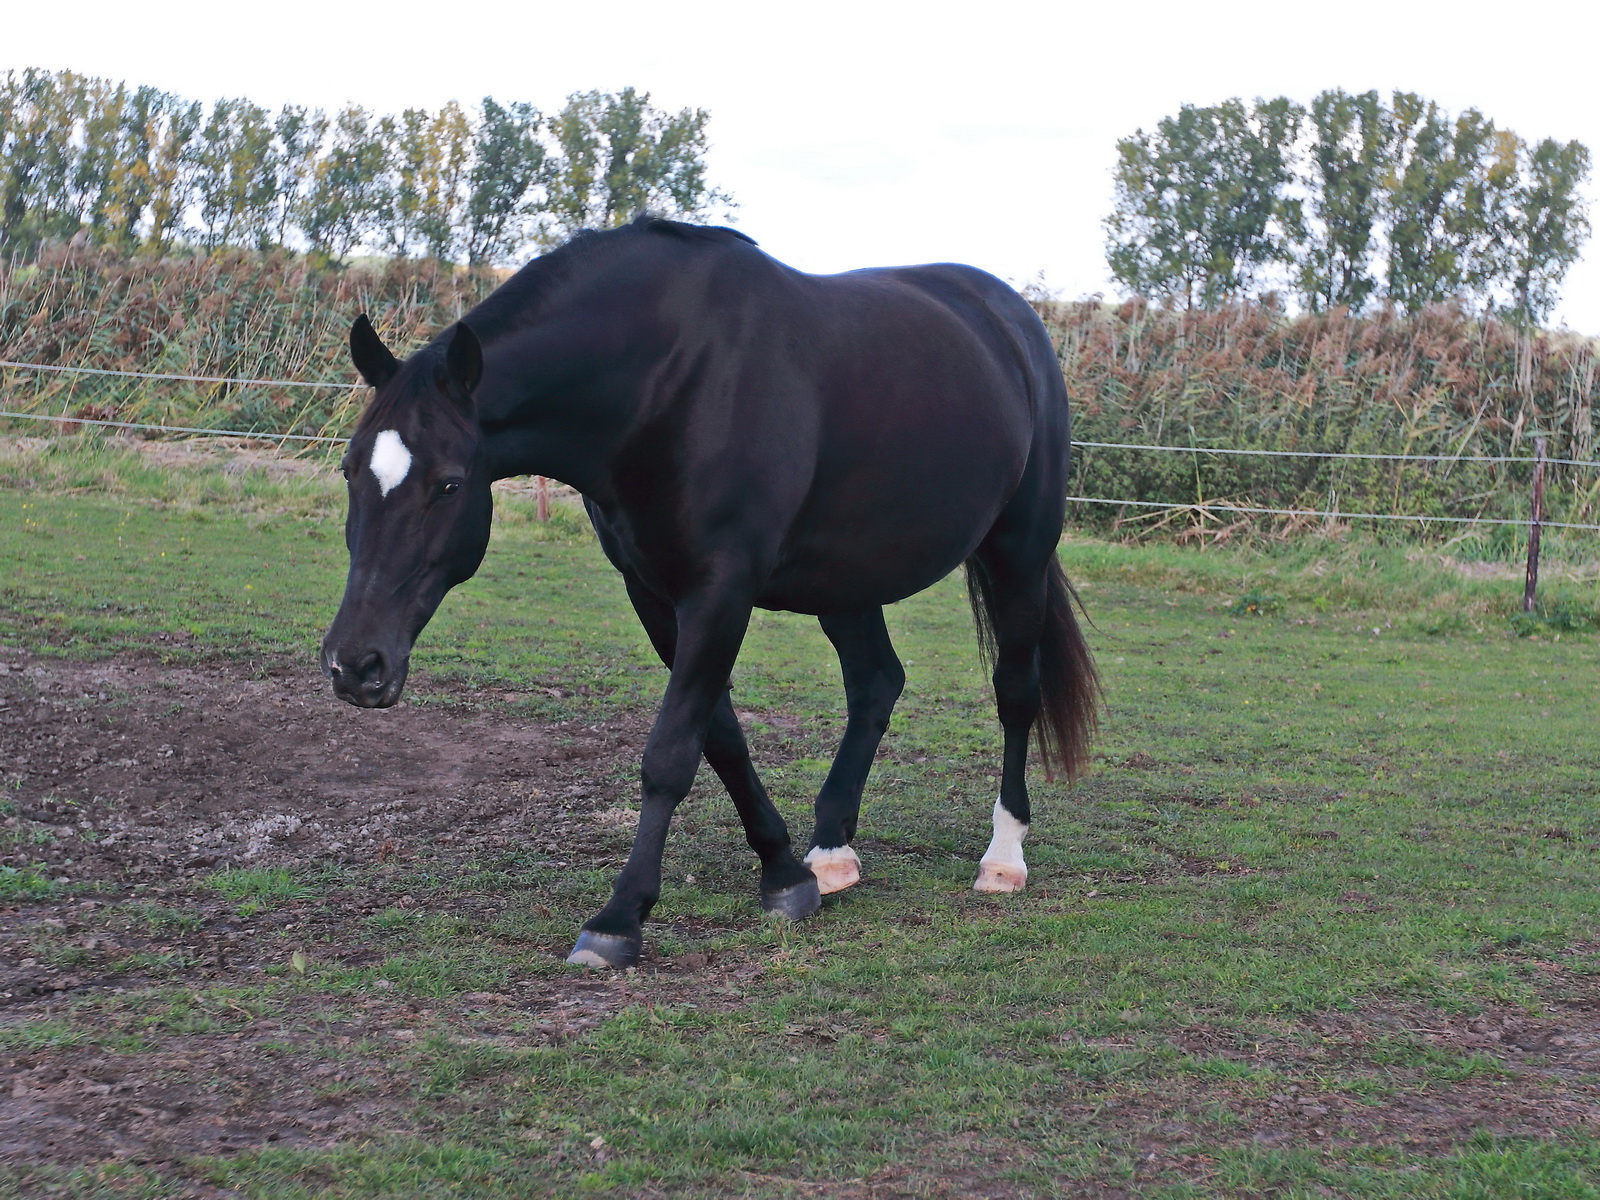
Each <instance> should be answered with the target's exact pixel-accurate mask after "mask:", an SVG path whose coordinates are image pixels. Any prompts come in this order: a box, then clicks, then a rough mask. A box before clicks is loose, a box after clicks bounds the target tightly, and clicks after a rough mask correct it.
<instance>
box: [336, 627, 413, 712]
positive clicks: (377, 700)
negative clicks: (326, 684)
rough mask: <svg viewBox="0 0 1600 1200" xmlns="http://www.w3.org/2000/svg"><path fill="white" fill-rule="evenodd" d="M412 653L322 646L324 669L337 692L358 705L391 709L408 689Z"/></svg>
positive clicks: (358, 706) (348, 701) (342, 697)
mask: <svg viewBox="0 0 1600 1200" xmlns="http://www.w3.org/2000/svg"><path fill="white" fill-rule="evenodd" d="M409 667H410V656H409V655H404V654H387V653H385V652H384V651H382V650H379V649H376V648H355V647H348V646H341V647H338V648H334V647H333V646H330V645H328V644H327V643H324V644H323V647H322V672H323V674H325V675H326V676H327V677H328V678H329V679H330V680H332V682H333V694H334V695H335V696H338V697H339V699H341V700H344V701H346V702H347V703H350V704H354V705H355V706H356V707H357V708H389V707H390V706H391V705H393V704H394V703H395V702H396V701H398V700H399V699H400V693H401V692H402V691H404V690H405V686H406V672H407V670H408V669H409Z"/></svg>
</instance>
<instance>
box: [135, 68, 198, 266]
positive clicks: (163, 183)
mask: <svg viewBox="0 0 1600 1200" xmlns="http://www.w3.org/2000/svg"><path fill="white" fill-rule="evenodd" d="M204 115H205V113H204V110H203V109H202V108H201V106H200V102H199V101H194V102H192V103H190V102H186V101H184V100H183V99H181V98H180V97H177V96H170V97H168V98H167V103H166V104H164V105H163V111H162V112H161V114H160V119H159V121H158V122H157V125H156V127H155V130H154V132H153V133H152V136H151V138H150V235H149V242H148V244H149V247H150V249H151V250H152V251H153V252H154V253H155V254H157V255H161V254H165V253H166V252H167V251H168V250H169V249H171V247H172V243H173V242H174V241H175V240H176V239H177V238H178V237H179V236H180V235H181V234H182V232H183V215H184V213H185V212H186V211H187V210H188V207H189V203H190V201H191V200H192V199H193V198H194V189H195V174H194V159H193V151H192V143H193V142H194V137H195V134H196V133H198V132H199V130H200V122H201V119H202V118H203V117H204Z"/></svg>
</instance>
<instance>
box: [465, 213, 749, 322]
mask: <svg viewBox="0 0 1600 1200" xmlns="http://www.w3.org/2000/svg"><path fill="white" fill-rule="evenodd" d="M655 237H669V238H674V239H676V240H678V241H680V242H686V243H691V244H702V245H709V244H724V245H726V244H728V243H730V242H744V243H746V244H747V245H751V246H754V245H755V244H756V240H755V239H754V238H752V237H750V236H749V235H748V234H744V233H741V232H739V230H737V229H729V228H728V227H727V226H725V225H690V224H688V223H686V222H683V221H673V220H669V219H668V218H666V217H659V216H656V215H655V214H653V213H650V212H641V213H639V214H638V215H637V216H635V217H634V218H633V220H631V221H629V222H628V223H627V224H626V225H619V226H617V227H616V228H614V229H580V230H579V231H578V232H577V233H575V234H573V235H572V236H571V237H570V238H568V239H567V240H566V241H565V242H563V243H561V245H559V246H557V247H556V248H555V249H553V250H550V251H548V252H546V253H544V254H541V255H540V256H539V257H538V258H535V259H534V260H533V261H532V262H530V263H528V264H527V265H526V266H524V267H523V268H522V269H521V270H519V271H518V272H517V273H516V274H515V275H513V276H512V277H511V278H510V279H508V280H506V281H505V282H504V283H503V284H501V285H500V286H499V287H498V288H496V289H495V290H494V291H493V292H492V293H490V295H489V296H488V297H487V298H486V299H484V300H483V301H482V302H481V303H479V304H478V305H477V306H476V307H474V308H473V309H472V310H471V311H469V312H468V313H467V314H466V315H465V316H463V317H462V318H461V319H462V320H463V321H465V322H466V323H467V324H468V325H469V326H471V327H472V331H473V332H474V333H476V334H477V335H478V336H479V337H480V338H481V339H483V340H484V341H486V342H487V341H489V340H491V339H493V338H495V337H497V336H499V335H500V334H502V333H505V332H508V331H510V330H512V329H515V328H517V327H519V326H521V325H524V324H527V323H528V322H529V321H531V320H536V319H537V318H538V316H539V315H540V313H541V312H542V311H543V309H544V307H545V305H546V304H547V302H548V301H549V300H550V299H551V297H552V296H554V295H555V294H556V293H557V292H558V291H559V290H560V289H561V286H562V285H563V284H565V283H566V282H568V281H569V280H571V279H572V278H574V277H575V276H577V275H579V274H580V273H581V272H582V271H583V269H584V268H585V267H592V266H594V265H596V264H598V263H603V262H610V261H613V260H614V259H615V258H617V257H618V256H620V255H624V254H627V253H628V252H629V251H630V250H631V249H632V248H633V247H634V246H636V245H638V244H639V242H640V241H642V240H644V239H646V238H655Z"/></svg>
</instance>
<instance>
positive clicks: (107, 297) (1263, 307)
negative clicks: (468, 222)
mask: <svg viewBox="0 0 1600 1200" xmlns="http://www.w3.org/2000/svg"><path fill="white" fill-rule="evenodd" d="M498 282H499V279H498V277H497V276H496V275H495V274H494V273H492V272H483V271H477V272H473V271H465V270H461V269H457V268H453V267H450V266H448V265H442V264H438V263H427V262H393V263H389V264H386V265H385V264H379V265H376V266H371V267H365V268H363V267H356V268H351V269H346V270H338V269H328V268H323V269H314V268H312V267H311V266H310V265H309V264H308V263H307V262H306V261H305V260H304V259H302V258H298V257H295V256H293V255H289V254H286V253H270V254H258V253H253V252H248V251H242V250H239V251H224V252H220V253H217V254H212V255H197V256H195V257H193V258H189V259H177V260H174V259H167V260H163V261H147V260H144V259H131V260H130V259H127V258H120V257H116V256H114V255H111V254H109V253H106V252H102V251H94V250H84V249H72V248H57V249H55V250H52V251H50V252H48V253H47V254H46V255H45V256H44V257H43V258H42V259H41V260H40V262H39V263H38V264H37V265H36V266H30V267H16V266H13V267H10V268H4V267H0V358H4V359H9V360H13V361H23V362H37V363H43V364H49V365H62V366H86V367H100V368H112V369H122V370H139V371H152V372H167V373H173V374H192V375H218V376H230V377H235V378H266V379H298V380H308V381H319V382H333V383H340V384H344V383H353V382H354V375H353V372H352V371H351V368H350V366H349V363H348V360H347V357H346V351H345V340H346V334H347V331H348V328H349V322H350V320H351V319H352V318H353V317H354V316H355V314H357V313H359V312H368V313H370V314H372V316H373V318H374V320H375V321H376V322H377V324H378V326H379V328H380V329H381V330H382V331H383V333H384V335H385V336H386V338H388V339H389V340H390V342H391V344H393V345H394V346H395V347H396V349H397V351H400V352H405V351H407V350H409V349H411V348H414V347H415V346H417V345H419V344H421V342H422V341H423V340H425V339H426V338H427V337H428V336H430V335H431V334H432V333H434V332H435V331H437V330H438V329H440V328H442V327H444V326H445V325H447V324H448V323H449V322H451V321H453V320H455V319H456V318H457V317H459V316H460V315H461V314H462V313H463V312H465V311H466V310H467V309H468V308H470V307H471V306H472V305H474V304H475V303H477V302H478V301H479V300H481V299H482V298H483V297H484V296H485V295H487V294H488V292H490V291H491V290H492V289H493V288H494V286H495V285H496V284H497V283H498ZM1036 307H1037V308H1038V310H1039V312H1040V314H1041V316H1042V317H1043V318H1044V320H1045V323H1046V325H1047V327H1048V328H1049V330H1050V332H1051V334H1052V336H1053V337H1054V339H1055V342H1056V345H1057V348H1058V352H1059V357H1060V361H1061V366H1062V370H1063V372H1064V373H1065V376H1066V379H1067V383H1068V387H1069V390H1070V392H1071V395H1072V397H1073V401H1074V405H1075V414H1076V417H1075V428H1074V432H1075V436H1076V438H1077V439H1078V441H1080V442H1135V443H1157V444H1166V445H1180V446H1192V447H1201V448H1205V447H1217V448H1252V449H1264V450H1317V451H1333V452H1350V451H1357V452H1368V453H1401V454H1438V455H1444V456H1448V457H1449V458H1451V459H1457V458H1459V457H1468V456H1473V455H1511V456H1517V457H1522V458H1527V457H1530V456H1531V455H1532V446H1531V439H1533V438H1534V437H1536V436H1543V437H1545V438H1546V439H1547V441H1548V453H1549V455H1550V456H1551V457H1554V458H1571V459H1583V460H1588V459H1591V458H1593V457H1594V455H1595V453H1596V448H1597V447H1596V443H1597V437H1596V426H1595V408H1596V401H1597V399H1600V372H1597V369H1596V365H1597V360H1600V353H1597V346H1596V343H1595V342H1594V341H1593V340H1592V339H1588V338H1584V337H1580V336H1579V335H1577V334H1573V333H1570V332H1566V331H1560V332H1550V331H1541V330H1528V329H1525V328H1522V327H1519V326H1516V325H1513V324H1510V323H1507V322H1502V321H1499V320H1497V319H1495V318H1493V317H1487V318H1485V317H1477V316H1474V315H1471V314H1469V313H1467V312H1466V311H1464V310H1463V309H1461V308H1460V307H1458V306H1451V305H1444V306H1437V307H1434V308H1430V309H1428V310H1426V311H1424V312H1422V313H1420V314H1418V315H1416V316H1413V317H1406V316H1401V315H1398V314H1396V313H1394V312H1392V311H1387V310H1384V311H1379V312H1376V313H1373V314H1371V315H1368V316H1362V317H1352V316H1351V315H1349V314H1348V313H1347V312H1345V311H1343V310H1335V311H1333V312H1331V313H1325V314H1314V315H1304V316H1289V315H1287V314H1285V313H1284V312H1282V311H1281V310H1279V309H1278V308H1276V307H1274V306H1273V305H1272V304H1270V303H1264V304H1263V303H1249V304H1239V305H1234V306H1231V307H1228V308H1225V309H1222V310H1219V311H1191V312H1183V311H1173V310H1167V309H1161V308H1154V307H1151V306H1150V305H1147V304H1145V303H1143V302H1141V301H1129V302H1127V303H1125V304H1122V305H1120V306H1119V305H1111V304H1105V303H1101V302H1099V301H1081V302H1074V303H1063V302H1059V301H1053V300H1048V299H1039V300H1037V301H1036ZM0 388H3V395H0V400H3V403H4V406H5V407H7V408H11V409H20V410H23V411H29V412H41V413H42V412H49V413H53V414H64V415H75V416H82V417H99V418H112V419H120V420H132V421H149V422H154V423H161V424H187V425H209V426H220V427H225V428H236V429H246V430H258V431H261V432H266V433H301V434H316V433H335V434H337V433H342V432H344V431H346V430H347V429H348V427H349V425H350V424H351V422H352V421H353V418H354V416H355V413H356V411H357V409H358V407H359V405H360V403H361V402H362V400H363V398H364V393H363V392H362V391H361V390H360V389H357V388H354V387H352V388H349V389H344V388H340V389H325V390H317V389H305V388H273V387H259V386H250V387H238V386H234V385H229V384H193V383H176V382H151V381H139V380H129V379H119V378H110V377H104V376H89V375H73V374H45V373H40V372H30V371H23V370H15V369H0ZM13 428H15V429H16V431H17V432H24V429H23V428H22V423H21V422H14V423H13ZM26 431H27V432H32V430H26ZM1528 480H1529V467H1528V466H1527V465H1526V464H1523V463H1516V464H1508V465H1501V464H1482V463H1469V462H1461V461H1449V462H1444V463H1415V462H1408V463H1394V462H1382V461H1371V460H1349V459H1338V460H1327V459H1321V460H1319V459H1308V458H1300V457H1295V458H1258V457H1238V456H1223V455H1212V454H1172V453H1159V452H1149V451H1137V450H1108V449H1102V448H1081V449H1080V451H1079V453H1078V456H1077V466H1076V469H1075V476H1074V480H1073V483H1072V485H1071V486H1072V489H1073V490H1074V491H1075V492H1077V493H1079V494H1082V495H1088V496H1096V497H1103V498H1108V499H1114V500H1128V501H1160V502H1166V503H1177V504H1186V505H1193V506H1195V507H1194V508H1192V509H1188V510H1183V511H1180V512H1178V513H1176V514H1174V513H1162V512H1159V511H1157V512H1152V511H1151V510H1148V509H1138V508H1132V507H1130V508H1128V509H1119V508H1116V507H1109V506H1105V507H1102V506H1088V505H1075V506H1074V511H1073V520H1074V521H1075V522H1077V523H1079V524H1082V525H1084V526H1087V527H1090V528H1095V529H1098V530H1101V531H1106V530H1108V529H1111V528H1116V529H1119V530H1122V531H1124V532H1127V531H1137V530H1139V529H1148V528H1153V527H1161V528H1164V529H1166V530H1167V531H1169V532H1176V533H1178V534H1179V535H1180V536H1191V535H1194V534H1196V533H1199V532H1202V531H1205V532H1207V533H1208V535H1209V536H1219V535H1226V534H1227V533H1228V532H1230V531H1233V530H1238V529H1241V528H1244V527H1246V522H1245V521H1243V520H1240V519H1238V518H1234V517H1222V516H1219V514H1216V513H1214V512H1213V513H1209V514H1208V513H1205V512H1204V511H1203V506H1204V505H1205V504H1206V503H1207V502H1211V503H1218V502H1222V503H1227V502H1233V503H1248V504H1253V505H1260V506H1265V507H1274V508H1296V509H1333V510H1337V511H1340V512H1370V511H1376V512H1396V513H1407V514H1417V515H1429V516H1451V517H1498V518H1514V519H1521V518H1523V517H1525V516H1526V513H1527V505H1528V499H1527V497H1528V490H1529V489H1528ZM1546 505H1547V511H1548V514H1549V518H1550V519H1552V520H1576V521H1593V520H1600V472H1597V471H1594V470H1591V469H1587V468H1578V467H1562V466H1558V467H1553V468H1551V470H1550V474H1549V479H1548V486H1547V492H1546ZM1219 522H1220V524H1219ZM1305 524H1307V522H1306V521H1303V520H1299V519H1289V520H1272V521H1270V522H1268V527H1270V528H1273V529H1275V530H1276V531H1278V532H1287V531H1293V530H1295V529H1297V528H1300V527H1303V526H1304V525H1305ZM1248 527H1249V528H1250V529H1252V530H1256V529H1260V528H1262V527H1263V526H1262V523H1261V522H1260V521H1259V520H1256V519H1251V520H1250V521H1249V525H1248ZM1388 532H1389V534H1395V533H1398V534H1401V535H1403V536H1405V537H1408V538H1409V537H1411V536H1412V535H1414V533H1415V532H1416V530H1415V529H1413V528H1410V527H1399V528H1397V529H1391V530H1390V531H1388ZM1427 532H1431V533H1436V534H1438V535H1439V536H1452V535H1454V534H1455V533H1456V532H1457V529H1456V528H1455V527H1450V526H1436V527H1431V528H1430V530H1428V531H1427Z"/></svg>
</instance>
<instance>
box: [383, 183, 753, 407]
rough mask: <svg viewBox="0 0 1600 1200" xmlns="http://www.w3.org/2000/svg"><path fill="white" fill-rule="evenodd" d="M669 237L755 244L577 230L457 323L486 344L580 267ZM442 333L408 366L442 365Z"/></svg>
mask: <svg viewBox="0 0 1600 1200" xmlns="http://www.w3.org/2000/svg"><path fill="white" fill-rule="evenodd" d="M652 237H669V238H675V239H677V240H678V241H681V242H686V243H691V244H718V243H720V244H727V243H729V242H744V243H747V244H749V245H751V246H754V245H756V240H755V239H754V238H753V237H751V236H749V235H748V234H745V233H741V232H740V231H739V230H737V229H730V228H728V227H727V226H726V225H691V224H688V223H687V222H684V221H673V220H670V219H668V218H666V217H660V216H656V215H655V214H654V213H650V212H641V213H638V214H637V215H636V216H635V217H634V218H633V220H631V221H629V222H628V223H627V224H626V225H619V226H617V227H616V228H614V229H580V230H579V231H578V232H577V233H575V234H573V235H572V236H571V237H570V238H568V239H567V240H566V241H565V242H562V243H561V245H559V246H557V247H555V249H553V250H549V251H547V252H546V253H544V254H541V255H539V257H537V258H535V259H533V260H532V261H531V262H529V263H527V264H526V265H525V266H523V267H522V268H521V269H520V270H518V271H517V272H516V274H514V275H512V276H511V278H510V279H508V280H506V281H505V282H504V283H502V284H501V285H500V286H499V287H497V288H496V289H495V290H494V291H493V292H491V293H490V294H489V295H488V296H487V297H485V298H484V299H483V300H482V301H481V302H479V303H478V304H477V305H475V306H474V307H473V308H471V309H470V310H468V311H467V312H466V313H465V314H464V315H463V316H462V317H461V320H462V321H463V322H465V324H466V325H467V326H468V327H469V328H470V329H471V330H472V332H473V333H475V334H477V335H478V337H479V339H480V340H482V341H484V342H488V341H491V340H493V339H494V338H497V337H499V336H501V335H503V334H505V333H509V332H510V331H512V330H514V329H516V328H518V327H519V326H522V325H525V324H528V323H529V322H531V321H533V320H536V319H538V317H539V315H540V313H541V312H542V311H543V310H544V308H545V306H546V305H547V304H548V303H549V301H550V300H551V298H552V297H554V296H555V294H556V293H557V292H559V291H560V290H561V288H562V285H563V284H565V283H567V282H568V281H569V280H571V279H572V278H573V277H574V276H576V275H578V274H579V273H581V271H582V270H583V268H584V267H586V266H593V265H595V264H596V263H598V262H609V261H612V260H614V259H615V258H617V257H618V256H620V255H623V254H626V253H628V252H629V250H630V249H631V248H632V247H633V246H635V245H637V244H638V242H639V241H640V240H641V239H643V238H652ZM451 328H453V326H451V327H448V328H445V329H442V330H440V331H439V333H438V334H437V335H436V336H435V337H434V338H433V339H432V340H431V341H429V342H428V343H427V344H426V345H424V346H422V347H421V348H420V349H418V350H417V351H416V353H415V354H413V355H412V356H411V359H409V360H408V361H411V360H415V359H420V358H427V359H430V360H436V359H442V358H443V356H444V351H445V347H446V346H447V345H448V339H449V336H450V330H451ZM409 390H410V389H391V390H390V391H389V393H388V395H386V396H382V397H381V399H380V397H379V396H374V397H373V398H372V400H371V401H369V402H368V404H367V407H366V408H365V409H364V410H363V411H362V413H361V416H360V418H359V419H358V421H357V428H358V429H361V428H366V427H368V426H370V425H372V424H374V423H377V422H379V421H383V420H387V419H388V418H389V415H390V414H391V413H392V412H393V411H394V410H395V409H396V408H398V407H399V406H400V405H401V404H402V403H404V399H403V393H404V392H408V391H409Z"/></svg>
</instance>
